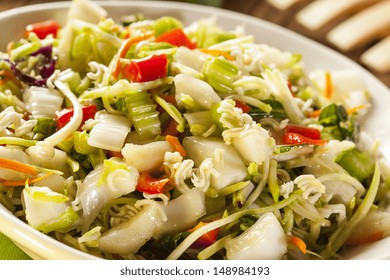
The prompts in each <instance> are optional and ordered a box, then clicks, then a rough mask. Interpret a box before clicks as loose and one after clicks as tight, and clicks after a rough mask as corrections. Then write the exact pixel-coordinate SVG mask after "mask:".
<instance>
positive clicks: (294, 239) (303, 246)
mask: <svg viewBox="0 0 390 280" xmlns="http://www.w3.org/2000/svg"><path fill="white" fill-rule="evenodd" d="M288 242H289V243H291V244H294V245H295V246H297V247H298V248H299V250H301V252H302V253H304V254H306V252H307V250H306V244H305V242H304V241H303V240H302V239H300V238H299V237H297V236H294V235H291V236H289V237H288Z"/></svg>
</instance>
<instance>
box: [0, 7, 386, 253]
mask: <svg viewBox="0 0 390 280" xmlns="http://www.w3.org/2000/svg"><path fill="white" fill-rule="evenodd" d="M97 3H98V4H99V5H101V6H102V7H104V8H105V9H106V10H107V11H108V14H109V16H111V17H112V18H114V19H116V20H119V19H120V17H121V16H122V15H126V14H132V13H136V12H141V13H143V14H145V15H146V16H148V17H152V18H157V17H160V16H163V15H172V16H175V17H177V18H179V19H180V20H182V21H183V23H185V24H190V23H191V22H193V21H195V20H198V19H199V18H205V17H210V16H217V17H218V24H219V25H221V26H222V27H223V28H225V29H233V28H235V27H236V26H237V25H243V26H244V27H245V30H246V33H247V34H253V35H254V36H255V38H256V42H258V43H260V42H262V43H266V44H269V45H271V46H274V47H277V48H279V49H281V50H286V51H290V52H293V53H300V54H302V55H303V58H304V61H305V65H306V69H307V70H310V69H317V68H322V69H327V70H335V69H348V68H349V69H354V70H356V71H357V72H358V73H359V74H360V76H361V78H362V79H363V80H364V82H365V83H366V85H367V86H368V88H369V90H370V92H371V94H372V95H373V99H374V100H373V106H374V108H373V110H372V112H371V113H370V115H369V117H368V119H367V120H366V122H365V124H364V129H365V130H367V131H368V132H369V133H370V134H371V135H373V136H375V137H377V138H379V139H380V140H381V145H382V147H381V149H382V152H383V153H384V154H385V156H386V158H388V159H389V158H390V141H387V140H388V139H390V129H389V127H388V125H387V124H386V123H387V122H388V120H390V110H389V109H388V106H389V105H388V104H390V91H389V89H388V88H387V87H386V86H385V85H384V84H382V83H381V82H380V81H379V80H378V79H376V78H375V77H374V76H373V75H372V74H370V73H369V72H368V71H366V70H365V69H364V68H363V67H361V66H359V65H357V64H356V63H354V62H353V61H351V60H350V59H348V58H345V57H344V56H342V55H341V54H339V53H337V52H335V51H333V50H331V49H329V48H327V47H324V46H322V45H320V44H318V43H315V42H313V41H312V40H309V39H307V38H305V37H303V36H300V35H298V34H296V33H294V32H291V31H289V30H286V29H284V28H281V27H279V26H276V25H274V24H271V23H268V22H265V21H262V20H260V19H257V18H254V17H250V16H247V15H243V14H239V13H235V12H231V11H227V10H222V9H218V8H213V7H206V6H198V5H192V4H185V3H178V2H162V1H126V2H121V1H105V2H104V1H102V2H99V1H97ZM69 4H70V2H56V3H49V4H38V5H32V6H25V7H22V8H18V9H14V10H9V11H6V12H3V13H0V26H3V27H6V28H2V30H1V37H0V48H1V49H2V50H4V49H5V47H6V45H7V43H8V42H9V41H11V40H17V39H19V38H20V37H21V36H23V31H24V28H25V26H26V25H27V24H29V23H32V22H39V21H43V20H47V19H56V20H58V21H59V22H60V23H64V21H65V18H66V15H67V10H68V7H69ZM0 231H1V232H2V233H4V234H5V235H6V236H8V237H9V238H11V239H12V240H13V241H14V242H15V243H16V244H17V245H18V246H20V247H21V248H22V249H23V250H25V252H26V253H27V254H29V255H30V256H31V257H32V258H34V259H57V260H58V259H94V257H92V256H90V255H88V254H85V253H82V252H80V251H77V250H75V249H73V248H70V247H68V246H66V245H64V244H62V243H60V242H58V241H55V240H53V239H52V238H50V237H48V236H46V235H44V234H42V233H40V232H38V231H36V230H35V229H33V228H31V227H29V226H28V225H27V224H25V223H23V222H22V221H20V220H18V219H17V218H15V217H14V216H13V215H12V214H10V212H9V211H7V210H6V209H5V208H4V207H3V206H2V205H0ZM346 258H348V259H390V238H386V239H384V240H381V241H379V242H375V243H372V244H369V245H366V246H362V247H358V248H355V249H354V250H352V251H350V252H349V253H348V254H347V255H346Z"/></svg>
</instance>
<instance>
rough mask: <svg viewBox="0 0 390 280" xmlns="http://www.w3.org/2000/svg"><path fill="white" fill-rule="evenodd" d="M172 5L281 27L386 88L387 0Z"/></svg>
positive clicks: (0, 5) (2, 2)
mask: <svg viewBox="0 0 390 280" xmlns="http://www.w3.org/2000/svg"><path fill="white" fill-rule="evenodd" d="M58 1H64V0H0V11H4V10H7V9H11V8H16V7H20V6H25V5H32V4H37V3H46V2H58ZM69 1H70V0H69ZM123 1H131V0H123ZM145 1H146V0H145ZM177 1H178V2H189V3H197V4H202V5H210V6H216V7H220V8H222V9H227V10H232V11H236V12H240V13H244V14H248V15H252V16H255V17H257V18H261V19H264V20H267V21H270V22H273V23H275V24H278V25H281V26H284V27H286V28H288V29H290V30H293V31H295V32H298V33H300V34H302V35H304V36H306V37H309V38H311V39H314V40H316V41H318V42H320V43H322V44H324V45H327V46H328V47H331V48H333V49H335V50H337V51H338V52H340V53H342V54H344V55H346V56H348V57H349V58H351V59H352V60H354V61H356V62H357V63H359V64H361V65H362V66H364V67H365V68H367V69H368V70H369V71H370V72H372V73H373V74H374V75H375V76H376V77H378V78H379V79H380V80H381V81H382V82H383V83H384V84H386V85H387V86H388V87H390V16H389V15H390V0H208V1H207V0H177Z"/></svg>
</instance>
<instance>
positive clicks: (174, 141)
mask: <svg viewBox="0 0 390 280" xmlns="http://www.w3.org/2000/svg"><path fill="white" fill-rule="evenodd" d="M165 139H166V140H167V141H168V143H169V144H170V145H171V147H172V149H173V150H174V151H175V152H178V153H179V154H180V155H181V156H183V157H185V156H186V155H187V153H186V151H185V150H184V148H183V146H182V145H181V143H180V141H179V138H177V137H176V136H172V135H167V136H165Z"/></svg>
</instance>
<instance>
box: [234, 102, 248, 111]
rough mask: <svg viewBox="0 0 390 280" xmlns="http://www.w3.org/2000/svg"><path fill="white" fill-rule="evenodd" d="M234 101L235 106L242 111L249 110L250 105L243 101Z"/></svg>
mask: <svg viewBox="0 0 390 280" xmlns="http://www.w3.org/2000/svg"><path fill="white" fill-rule="evenodd" d="M235 102H236V107H237V108H240V109H241V110H242V112H243V113H248V112H249V111H250V110H251V107H250V106H249V105H247V104H245V103H244V102H241V101H235Z"/></svg>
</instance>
